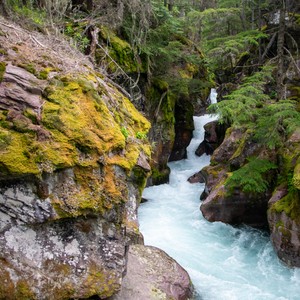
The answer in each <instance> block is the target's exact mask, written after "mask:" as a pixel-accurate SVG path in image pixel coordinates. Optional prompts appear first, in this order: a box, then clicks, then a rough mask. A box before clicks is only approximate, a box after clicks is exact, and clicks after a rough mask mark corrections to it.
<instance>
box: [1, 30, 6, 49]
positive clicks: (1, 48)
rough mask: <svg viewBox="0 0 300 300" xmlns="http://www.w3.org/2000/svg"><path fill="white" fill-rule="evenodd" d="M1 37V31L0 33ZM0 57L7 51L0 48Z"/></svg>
mask: <svg viewBox="0 0 300 300" xmlns="http://www.w3.org/2000/svg"><path fill="white" fill-rule="evenodd" d="M0 35H1V31H0ZM0 55H7V51H6V50H5V49H2V48H0Z"/></svg>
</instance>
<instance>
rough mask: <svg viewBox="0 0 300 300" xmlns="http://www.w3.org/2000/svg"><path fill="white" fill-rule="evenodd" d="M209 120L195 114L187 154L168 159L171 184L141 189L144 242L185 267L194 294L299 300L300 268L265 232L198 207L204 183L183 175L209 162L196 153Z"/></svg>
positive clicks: (212, 298)
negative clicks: (284, 259) (288, 262)
mask: <svg viewBox="0 0 300 300" xmlns="http://www.w3.org/2000/svg"><path fill="white" fill-rule="evenodd" d="M213 119H215V117H214V116H210V115H205V116H202V117H194V123H195V131H194V137H193V139H192V141H191V143H190V145H189V147H188V158H187V159H184V160H181V161H177V162H172V163H169V167H170V168H171V175H170V182H169V184H162V185H159V186H152V187H149V188H146V189H145V190H144V192H143V197H144V198H146V199H147V200H148V201H147V202H145V203H143V204H141V205H140V208H139V212H138V214H139V222H140V230H141V232H142V234H143V235H144V239H145V244H146V245H152V246H156V247H159V248H161V249H163V250H164V251H166V252H167V253H168V254H169V255H170V256H172V257H173V258H174V259H176V260H177V261H178V262H179V263H180V264H181V265H182V266H183V267H184V268H185V269H186V270H187V271H188V272H189V274H190V277H191V279H192V282H193V284H194V286H195V288H196V290H197V292H198V297H197V299H203V300H219V299H220V300H227V299H228V300H275V299H276V300H299V299H300V269H290V268H287V267H286V266H284V265H283V264H282V263H281V262H280V261H279V260H278V258H277V256H276V254H275V253H274V250H273V248H272V245H271V242H270V239H269V236H268V234H267V233H266V232H264V231H260V230H256V229H252V228H250V227H246V226H243V227H239V228H236V227H232V226H230V225H226V224H223V223H220V222H215V223H209V222H208V221H206V220H205V219H204V218H203V216H202V214H201V212H200V210H199V206H200V200H199V198H200V195H201V192H202V191H203V189H204V184H200V183H196V184H190V183H189V182H188V181H187V179H188V177H189V176H191V175H193V174H194V173H196V172H198V171H199V170H200V169H202V168H203V167H204V166H206V165H208V164H209V161H210V157H209V156H207V155H203V156H202V157H200V158H199V157H197V156H196V155H195V154H194V152H195V150H196V148H197V146H198V145H199V143H200V142H201V141H202V140H203V136H204V129H203V125H205V124H206V123H207V122H209V121H211V120H213Z"/></svg>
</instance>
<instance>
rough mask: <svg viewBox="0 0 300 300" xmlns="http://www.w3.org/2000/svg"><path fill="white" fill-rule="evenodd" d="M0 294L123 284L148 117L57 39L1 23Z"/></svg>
mask: <svg viewBox="0 0 300 300" xmlns="http://www.w3.org/2000/svg"><path fill="white" fill-rule="evenodd" d="M0 33H1V34H0V45H1V49H0V53H1V54H0V65H1V76H0V195H1V196H0V232H1V237H0V253H1V254H0V256H1V259H0V278H1V282H3V283H5V284H1V287H0V298H1V299H29V298H30V299H36V298H37V299H53V297H55V299H67V298H88V297H91V296H93V295H98V296H99V297H100V298H106V297H109V296H111V295H112V294H114V293H115V292H116V291H117V290H119V289H120V285H121V280H122V276H123V274H122V273H123V272H124V271H125V268H126V259H125V248H126V247H125V246H126V245H128V244H130V243H139V242H141V241H142V238H141V236H140V234H139V231H138V224H137V218H136V209H137V205H138V202H139V199H140V193H141V190H142V189H143V187H144V185H145V183H146V178H147V176H148V174H149V172H150V166H149V158H150V146H149V144H148V142H147V140H146V138H144V137H145V136H146V134H147V132H148V130H149V128H150V124H149V122H148V121H147V120H146V119H145V118H144V117H143V116H142V115H140V114H139V113H138V112H137V110H136V109H135V108H134V106H133V105H132V103H131V102H130V101H129V100H128V99H127V98H126V97H124V96H123V94H121V93H120V92H119V91H118V90H116V89H115V88H114V87H113V86H112V85H110V84H109V83H107V82H106V79H105V77H104V76H102V75H101V74H100V73H97V72H95V71H94V70H93V67H92V65H91V64H90V63H89V61H88V60H86V59H85V58H84V57H83V56H80V54H78V53H77V52H76V51H74V50H73V49H72V48H71V47H69V46H68V45H67V44H66V43H64V42H63V41H62V40H60V39H58V38H50V37H45V36H43V35H41V34H37V33H35V34H34V35H33V33H30V32H28V31H26V30H23V29H21V28H20V27H18V26H17V25H15V24H9V23H8V22H7V21H6V20H4V19H1V26H0Z"/></svg>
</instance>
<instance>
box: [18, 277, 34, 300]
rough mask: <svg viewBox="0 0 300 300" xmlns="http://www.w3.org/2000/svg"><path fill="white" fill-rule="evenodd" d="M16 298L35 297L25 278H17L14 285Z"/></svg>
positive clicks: (29, 298)
mask: <svg viewBox="0 0 300 300" xmlns="http://www.w3.org/2000/svg"><path fill="white" fill-rule="evenodd" d="M16 299H20V300H34V299H37V298H36V297H35V295H34V293H33V292H32V290H31V289H30V286H29V284H28V283H27V282H26V281H25V280H19V281H18V282H17V285H16Z"/></svg>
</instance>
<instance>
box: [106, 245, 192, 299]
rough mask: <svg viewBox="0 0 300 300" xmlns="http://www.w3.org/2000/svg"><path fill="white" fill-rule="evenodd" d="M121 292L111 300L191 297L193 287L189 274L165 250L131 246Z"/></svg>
mask: <svg viewBox="0 0 300 300" xmlns="http://www.w3.org/2000/svg"><path fill="white" fill-rule="evenodd" d="M127 259H128V262H127V273H126V275H125V277H124V279H123V282H122V287H121V291H120V292H119V293H118V294H117V295H116V296H113V297H112V298H110V299H111V300H129V299H130V300H141V299H143V300H150V299H162V300H164V299H165V300H168V299H174V300H185V299H190V297H192V294H193V287H192V284H191V280H190V277H189V275H188V273H187V272H186V271H185V270H184V269H183V268H182V267H181V266H180V265H179V264H178V263H177V262H176V261H175V260H174V259H172V258H171V257H170V256H168V255H167V254H166V253H165V252H164V251H162V250H160V249H158V248H156V247H151V246H143V245H131V246H130V247H129V251H128V258H127Z"/></svg>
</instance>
